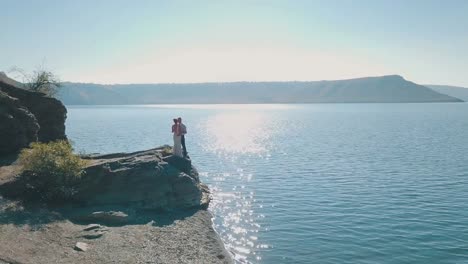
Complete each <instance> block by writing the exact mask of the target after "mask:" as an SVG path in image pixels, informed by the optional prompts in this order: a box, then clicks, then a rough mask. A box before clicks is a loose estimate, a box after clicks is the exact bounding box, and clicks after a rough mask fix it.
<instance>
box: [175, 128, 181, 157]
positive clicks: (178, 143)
mask: <svg viewBox="0 0 468 264" xmlns="http://www.w3.org/2000/svg"><path fill="white" fill-rule="evenodd" d="M181 140H182V136H177V135H176V134H175V133H174V148H173V154H174V155H175V156H179V157H182V156H183V155H182V141H181Z"/></svg>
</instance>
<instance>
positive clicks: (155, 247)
mask: <svg viewBox="0 0 468 264" xmlns="http://www.w3.org/2000/svg"><path fill="white" fill-rule="evenodd" d="M17 207H18V205H17V204H15V203H12V202H11V201H7V200H4V199H1V198H0V264H3V263H35V264H39V263H47V264H49V263H232V259H231V257H230V255H229V253H228V252H227V251H226V250H225V248H224V245H223V244H222V242H221V241H220V239H219V236H218V234H217V233H216V232H215V231H214V230H213V228H212V221H211V217H212V216H211V214H210V213H209V212H208V211H205V210H199V211H196V212H194V214H191V215H189V216H186V217H182V218H181V219H179V220H173V219H162V218H161V219H154V221H153V222H151V221H150V222H149V223H147V224H135V225H131V224H130V225H124V226H119V227H107V226H100V227H98V228H96V229H93V230H88V231H86V230H84V229H86V227H87V225H85V224H76V223H73V222H71V221H69V220H67V219H61V217H60V216H59V215H58V214H56V213H53V212H51V211H48V210H45V209H35V210H27V212H24V211H23V210H19V211H18V209H17ZM158 222H159V223H158ZM99 234H102V236H100V237H98V238H95V237H93V236H96V235H98V236H99ZM77 242H84V243H86V244H88V246H89V249H88V250H86V251H85V252H82V251H78V250H76V249H74V247H75V245H76V243H77Z"/></svg>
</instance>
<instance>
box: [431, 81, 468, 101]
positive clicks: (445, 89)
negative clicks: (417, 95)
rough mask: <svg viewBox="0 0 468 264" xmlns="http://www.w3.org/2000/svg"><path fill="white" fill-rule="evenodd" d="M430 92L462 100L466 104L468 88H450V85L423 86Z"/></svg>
mask: <svg viewBox="0 0 468 264" xmlns="http://www.w3.org/2000/svg"><path fill="white" fill-rule="evenodd" d="M425 86H427V87H429V88H431V89H432V90H434V91H436V92H438V93H441V94H446V95H449V96H452V97H455V98H459V99H462V100H463V101H466V102H468V88H465V87H459V86H450V85H432V84H428V85H425Z"/></svg>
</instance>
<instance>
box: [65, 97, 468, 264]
mask: <svg viewBox="0 0 468 264" xmlns="http://www.w3.org/2000/svg"><path fill="white" fill-rule="evenodd" d="M67 109H68V117H67V122H66V133H67V135H68V137H69V138H70V139H71V140H72V142H73V146H74V148H75V150H76V151H77V152H80V153H88V154H89V153H113V152H130V151H137V150H145V149H149V148H153V147H157V146H161V145H165V144H168V145H171V144H172V135H171V125H172V119H173V118H175V117H182V118H183V122H184V123H185V124H186V126H187V130H188V134H187V136H186V142H187V149H188V152H189V155H190V157H191V159H192V163H193V164H194V165H195V166H196V167H197V169H198V171H199V172H200V175H201V180H202V181H203V182H205V183H207V184H208V186H209V187H210V189H211V191H212V193H213V201H212V203H211V204H210V207H209V210H210V211H211V213H212V214H213V226H214V228H215V229H216V231H217V232H218V234H219V235H220V237H221V239H222V240H223V242H224V244H225V246H226V248H227V249H228V251H230V252H231V254H232V255H233V258H234V259H235V261H236V262H237V263H340V264H344V263H395V264H396V263H398V264H401V263H421V264H422V263H424V264H426V263H468V104H467V103H430V104H421V103H419V104H266V105H125V106H124V105H113V106H67Z"/></svg>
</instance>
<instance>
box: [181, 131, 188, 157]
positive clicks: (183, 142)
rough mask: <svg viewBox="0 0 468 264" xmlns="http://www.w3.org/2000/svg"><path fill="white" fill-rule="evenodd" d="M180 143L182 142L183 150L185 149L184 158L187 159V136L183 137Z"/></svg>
mask: <svg viewBox="0 0 468 264" xmlns="http://www.w3.org/2000/svg"><path fill="white" fill-rule="evenodd" d="M180 141H181V143H182V148H183V152H184V157H187V147H186V146H185V136H184V135H182V137H181V139H180Z"/></svg>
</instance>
